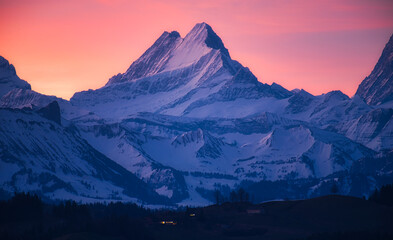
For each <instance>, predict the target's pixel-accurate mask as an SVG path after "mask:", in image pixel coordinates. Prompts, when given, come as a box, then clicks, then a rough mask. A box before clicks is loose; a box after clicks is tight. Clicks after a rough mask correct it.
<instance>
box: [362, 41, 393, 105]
mask: <svg viewBox="0 0 393 240" xmlns="http://www.w3.org/2000/svg"><path fill="white" fill-rule="evenodd" d="M356 95H359V96H360V97H361V98H363V99H364V100H365V101H366V103H367V104H370V105H379V104H382V103H385V102H388V101H392V100H393V35H392V36H391V37H390V40H389V42H388V43H387V44H386V46H385V48H384V49H383V51H382V55H381V57H380V58H379V60H378V63H377V64H376V65H375V67H374V70H373V71H372V72H371V74H370V75H369V76H368V77H366V78H365V79H364V80H363V81H362V83H361V84H360V85H359V88H358V90H357V91H356Z"/></svg>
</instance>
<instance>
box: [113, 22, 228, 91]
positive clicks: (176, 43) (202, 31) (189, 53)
mask: <svg viewBox="0 0 393 240" xmlns="http://www.w3.org/2000/svg"><path fill="white" fill-rule="evenodd" d="M211 50H219V51H220V52H221V53H222V54H223V55H225V56H226V57H227V58H230V56H229V52H228V49H226V48H225V46H224V44H223V42H222V40H221V39H220V37H219V36H217V34H216V33H215V32H214V31H213V29H212V28H211V27H210V26H209V25H208V24H206V23H198V24H196V25H195V26H194V27H193V28H192V30H191V31H190V32H189V33H188V34H187V35H186V36H185V37H184V38H181V36H180V34H179V33H178V32H177V31H172V32H170V33H169V32H167V31H165V32H164V33H163V34H162V35H161V36H160V37H159V38H158V39H157V40H156V41H155V42H154V44H153V45H152V46H151V47H150V48H149V49H147V51H146V52H145V53H144V54H143V55H142V56H141V57H140V58H139V59H138V60H136V61H135V62H133V63H132V64H131V66H130V67H129V68H128V69H127V71H126V72H125V73H124V74H117V75H115V76H113V77H112V78H111V79H110V80H109V81H108V83H107V84H106V85H107V86H108V85H111V84H114V83H121V82H127V81H132V80H135V79H138V78H142V77H148V76H152V75H154V74H157V73H160V72H165V71H168V70H173V69H178V68H182V67H185V66H188V65H191V64H194V63H196V62H198V61H199V60H200V59H201V58H202V57H203V56H205V55H207V54H208V53H209V52H210V51H211Z"/></svg>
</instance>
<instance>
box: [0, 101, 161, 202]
mask: <svg viewBox="0 0 393 240" xmlns="http://www.w3.org/2000/svg"><path fill="white" fill-rule="evenodd" d="M0 184H1V187H2V189H3V190H6V191H9V192H18V191H32V192H38V193H39V194H40V195H42V196H44V197H47V198H51V199H76V200H81V201H105V200H106V201H108V200H123V201H124V200H126V201H134V202H137V201H139V200H143V201H146V202H151V203H159V202H160V201H164V199H162V198H160V197H159V196H158V195H157V194H156V193H155V192H154V191H153V190H152V189H151V188H150V187H149V185H147V184H145V183H144V182H142V181H141V180H139V179H138V178H137V177H136V176H135V175H133V174H132V173H130V172H129V171H127V170H126V169H124V168H123V167H121V166H120V165H118V164H116V163H115V162H113V161H112V160H110V159H108V158H107V157H106V156H105V155H103V154H102V153H100V152H98V151H97V150H96V149H94V148H93V147H91V146H90V145H89V144H88V143H87V142H86V141H85V140H84V139H82V138H81V137H80V136H79V132H78V130H77V129H76V128H75V127H73V126H70V127H63V126H62V125H61V122H60V109H59V105H58V104H57V102H53V103H51V104H50V105H48V106H47V107H46V108H42V109H39V110H37V111H33V110H29V109H23V110H20V109H8V108H3V109H0Z"/></svg>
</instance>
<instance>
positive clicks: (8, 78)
mask: <svg viewBox="0 0 393 240" xmlns="http://www.w3.org/2000/svg"><path fill="white" fill-rule="evenodd" d="M15 88H20V89H31V86H30V84H28V83H27V82H26V81H24V80H22V79H20V78H19V77H18V75H17V74H16V71H15V67H14V65H12V64H10V63H9V62H8V60H7V59H5V58H4V57H2V56H0V98H1V97H2V96H3V95H5V94H7V93H8V92H9V91H11V90H12V89H15Z"/></svg>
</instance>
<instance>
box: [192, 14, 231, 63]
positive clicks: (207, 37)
mask: <svg viewBox="0 0 393 240" xmlns="http://www.w3.org/2000/svg"><path fill="white" fill-rule="evenodd" d="M187 38H193V39H195V40H196V41H198V40H199V41H200V40H202V41H203V42H204V43H205V44H206V46H207V47H209V48H213V49H216V50H220V51H221V52H222V53H223V54H225V55H227V56H229V52H228V49H226V48H225V46H224V43H223V42H222V40H221V38H220V37H219V36H218V35H217V34H216V33H215V32H214V31H213V28H212V27H211V26H210V25H209V24H207V23H205V22H202V23H197V24H196V25H195V26H194V27H193V28H192V30H191V31H190V32H189V33H188V34H187V36H186V39H187Z"/></svg>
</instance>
